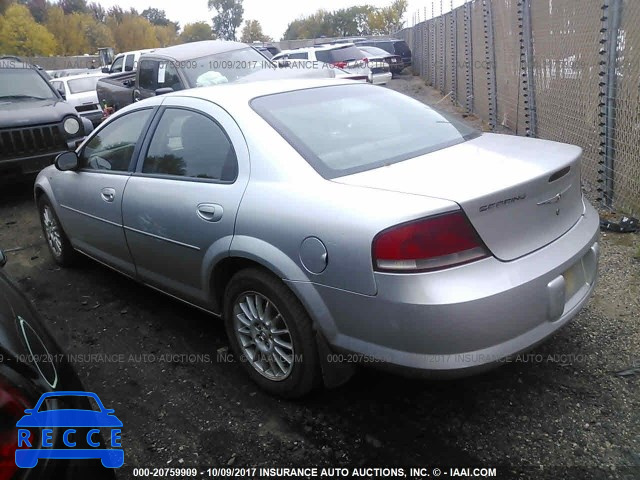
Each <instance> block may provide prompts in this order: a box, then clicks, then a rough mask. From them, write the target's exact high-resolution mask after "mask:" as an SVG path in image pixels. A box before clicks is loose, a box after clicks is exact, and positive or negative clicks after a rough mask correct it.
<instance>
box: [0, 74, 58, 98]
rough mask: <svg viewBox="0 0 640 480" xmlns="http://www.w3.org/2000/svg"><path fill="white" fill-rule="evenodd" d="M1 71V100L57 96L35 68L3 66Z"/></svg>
mask: <svg viewBox="0 0 640 480" xmlns="http://www.w3.org/2000/svg"><path fill="white" fill-rule="evenodd" d="M0 72H1V73H0V100H22V99H27V100H29V99H36V100H37V99H42V100H44V99H54V98H57V97H56V96H55V94H54V93H53V90H52V89H51V87H50V86H49V84H48V83H47V81H46V80H45V79H44V78H42V77H41V76H40V75H38V73H37V72H36V71H35V70H31V69H28V68H3V69H2V70H0Z"/></svg>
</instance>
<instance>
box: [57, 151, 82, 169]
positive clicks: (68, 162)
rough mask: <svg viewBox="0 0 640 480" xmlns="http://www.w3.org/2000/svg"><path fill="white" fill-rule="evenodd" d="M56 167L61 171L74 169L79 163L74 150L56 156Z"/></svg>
mask: <svg viewBox="0 0 640 480" xmlns="http://www.w3.org/2000/svg"><path fill="white" fill-rule="evenodd" d="M55 165H56V168H57V169H58V170H60V171H61V172H68V171H70V170H76V169H77V168H78V166H79V165H80V161H79V160H78V155H77V154H76V152H63V153H61V154H60V155H58V156H57V157H56V163H55Z"/></svg>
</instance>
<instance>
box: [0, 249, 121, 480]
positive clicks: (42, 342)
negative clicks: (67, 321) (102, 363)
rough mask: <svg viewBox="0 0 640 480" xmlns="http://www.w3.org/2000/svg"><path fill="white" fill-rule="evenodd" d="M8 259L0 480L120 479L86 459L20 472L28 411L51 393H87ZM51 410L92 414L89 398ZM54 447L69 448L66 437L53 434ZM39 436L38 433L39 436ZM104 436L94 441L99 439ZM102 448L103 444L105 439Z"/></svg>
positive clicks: (1, 336) (1, 287) (0, 339)
mask: <svg viewBox="0 0 640 480" xmlns="http://www.w3.org/2000/svg"><path fill="white" fill-rule="evenodd" d="M5 263H6V257H5V255H4V253H2V251H0V357H2V361H0V418H1V419H2V421H1V422H0V476H1V478H3V479H16V480H18V479H20V480H31V479H33V480H36V479H44V478H59V479H62V480H76V479H77V480H84V479H87V478H92V479H96V480H102V479H115V474H114V470H113V469H107V468H104V467H103V466H102V465H101V464H100V462H99V461H98V462H92V461H87V460H52V459H46V458H43V459H41V460H40V461H39V462H38V466H37V467H36V468H33V469H19V468H18V467H16V461H15V452H16V451H17V450H18V451H19V450H20V449H19V448H18V428H17V427H16V423H17V422H18V421H19V420H20V419H21V418H22V417H23V415H24V414H25V410H26V409H30V408H33V407H34V406H35V405H36V403H37V402H38V400H39V399H40V397H41V396H42V395H43V394H46V393H52V394H55V392H57V391H60V390H80V391H82V390H84V387H83V386H82V383H81V381H80V379H79V378H78V375H77V373H76V372H75V371H74V369H73V367H72V365H71V364H70V363H69V362H68V359H67V356H66V355H65V353H64V352H63V351H62V350H61V349H60V347H59V346H58V344H57V343H56V341H55V340H54V338H53V337H52V336H51V334H50V333H49V331H48V330H47V328H46V327H45V324H44V322H43V321H42V319H41V317H40V315H39V314H38V313H37V312H36V310H35V308H34V306H33V305H32V304H31V303H30V302H29V300H28V299H27V298H26V297H25V296H24V294H23V293H22V292H21V291H20V290H19V288H18V287H17V286H16V284H15V283H14V282H13V281H11V280H10V279H9V277H8V276H7V275H6V274H5V273H4V272H3V270H2V267H3V266H4V265H5ZM47 406H48V407H54V408H77V409H82V410H91V409H92V407H93V405H92V403H91V402H89V401H88V399H87V398H86V397H73V398H66V399H64V401H59V400H58V399H57V398H55V399H52V400H51V403H48V405H47ZM52 430H53V435H52V438H51V443H52V444H53V446H52V447H51V448H55V449H58V448H65V446H64V441H63V438H62V437H63V432H62V431H59V430H58V429H55V428H54V429H52ZM34 433H35V432H34ZM99 437H100V436H99V435H94V436H93V439H94V440H98V439H99ZM41 440H42V436H41V435H32V439H31V443H32V448H35V449H37V448H40V446H41V445H40V444H41ZM100 443H101V444H102V445H104V442H103V441H102V439H101V438H100Z"/></svg>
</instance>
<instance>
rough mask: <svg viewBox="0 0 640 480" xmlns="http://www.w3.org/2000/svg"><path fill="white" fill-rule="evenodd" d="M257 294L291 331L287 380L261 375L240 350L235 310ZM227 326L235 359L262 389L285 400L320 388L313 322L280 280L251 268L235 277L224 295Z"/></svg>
mask: <svg viewBox="0 0 640 480" xmlns="http://www.w3.org/2000/svg"><path fill="white" fill-rule="evenodd" d="M254 294H259V295H260V296H262V297H264V298H265V299H266V300H268V301H269V302H270V303H271V304H272V305H273V307H275V308H276V309H277V311H278V312H279V314H280V320H279V321H283V322H285V323H284V325H285V326H286V329H287V330H288V337H287V338H288V339H290V340H291V344H292V348H293V355H292V356H291V357H292V358H293V362H292V366H291V367H290V373H289V374H288V376H286V378H284V379H280V380H274V379H269V378H267V376H265V375H266V373H268V372H265V373H260V371H259V370H258V367H257V366H254V363H253V362H252V361H251V359H250V355H248V354H247V353H245V352H246V351H245V350H244V349H243V347H242V346H241V343H240V342H241V340H240V338H239V335H240V334H237V333H236V326H235V322H236V315H235V314H234V308H235V307H238V308H240V305H239V303H240V302H241V301H242V300H243V299H246V296H247V295H249V296H252V295H254ZM245 305H246V304H245ZM265 308H266V307H265ZM244 318H245V319H246V318H247V317H246V316H245V317H244ZM238 321H239V320H238ZM224 323H225V328H226V331H227V336H228V337H229V343H230V344H231V348H232V350H233V352H234V355H235V357H236V359H238V360H239V362H240V364H241V365H242V367H243V368H244V369H245V371H246V372H247V373H248V375H249V376H250V377H251V379H252V380H253V381H254V382H255V383H257V384H258V385H259V386H260V387H261V388H262V389H264V390H266V391H267V392H269V393H270V394H272V395H277V396H279V397H283V398H299V397H302V396H304V395H306V394H307V393H309V392H310V391H311V390H312V389H313V388H314V387H315V386H317V385H318V384H319V381H320V378H321V376H320V366H319V363H318V350H317V346H316V342H315V333H314V330H313V326H312V322H311V319H310V318H309V315H308V314H307V312H306V310H305V309H304V307H303V306H302V304H301V303H300V301H299V300H298V299H297V298H296V296H295V295H294V294H293V292H292V291H291V290H290V289H289V288H288V287H287V286H286V285H285V284H284V283H282V281H281V280H280V279H279V278H277V277H275V276H274V275H272V274H270V273H268V272H266V271H264V270H260V269H257V268H248V269H245V270H241V271H239V272H238V273H236V274H235V275H234V276H233V277H232V279H231V281H230V282H229V284H228V285H227V288H226V291H225V296H224ZM247 337H248V335H247ZM254 340H255V339H254ZM274 345H275V344H274ZM257 351H258V350H257V347H256V352H257ZM254 358H255V357H254ZM280 359H282V357H280Z"/></svg>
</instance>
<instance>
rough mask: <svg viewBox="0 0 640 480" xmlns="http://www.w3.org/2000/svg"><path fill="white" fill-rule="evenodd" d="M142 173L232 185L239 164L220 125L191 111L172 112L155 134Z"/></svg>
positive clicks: (164, 117) (176, 109)
mask: <svg viewBox="0 0 640 480" xmlns="http://www.w3.org/2000/svg"><path fill="white" fill-rule="evenodd" d="M142 173H146V174H151V175H171V176H178V177H190V178H199V179H206V180H218V181H221V182H233V181H234V180H235V179H236V177H237V173H238V160H237V158H236V153H235V150H234V148H233V145H232V144H231V140H229V137H228V136H227V134H226V132H225V131H224V130H223V129H222V127H221V126H220V125H219V124H218V123H217V122H215V121H214V120H212V119H211V118H209V117H207V116H205V115H202V114H200V113H197V112H194V111H192V110H185V109H180V108H169V109H167V110H165V112H164V113H163V114H162V118H161V119H160V122H159V123H158V127H157V128H156V131H155V132H154V134H153V138H152V139H151V143H150V145H149V149H148V151H147V154H146V156H145V159H144V163H143V165H142Z"/></svg>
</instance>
